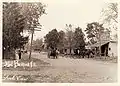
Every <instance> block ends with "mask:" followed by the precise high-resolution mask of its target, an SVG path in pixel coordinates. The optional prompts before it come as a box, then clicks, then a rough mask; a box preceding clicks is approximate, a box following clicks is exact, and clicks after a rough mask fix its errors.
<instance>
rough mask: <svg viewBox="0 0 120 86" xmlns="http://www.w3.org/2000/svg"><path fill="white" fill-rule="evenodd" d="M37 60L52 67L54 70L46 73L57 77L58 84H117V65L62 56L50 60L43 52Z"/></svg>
mask: <svg viewBox="0 0 120 86" xmlns="http://www.w3.org/2000/svg"><path fill="white" fill-rule="evenodd" d="M34 54H35V53H34ZM37 55H38V54H37ZM36 58H38V59H41V60H43V61H45V62H48V63H50V64H51V65H52V68H51V69H49V70H47V71H45V72H44V73H45V74H46V75H48V74H49V75H52V76H54V77H57V79H58V80H57V82H115V81H116V80H117V64H116V63H108V62H102V61H95V60H92V59H72V58H66V57H61V56H59V58H58V59H48V58H47V56H46V53H43V52H42V53H41V54H39V55H38V56H36Z"/></svg>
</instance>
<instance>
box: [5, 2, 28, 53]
mask: <svg viewBox="0 0 120 86" xmlns="http://www.w3.org/2000/svg"><path fill="white" fill-rule="evenodd" d="M20 9H21V8H20V7H19V4H18V3H6V2H4V3H3V52H4V53H7V52H12V51H14V50H15V49H17V48H22V47H24V44H26V43H27V42H28V37H24V36H22V33H23V29H24V26H25V18H24V16H23V15H22V14H21V12H20Z"/></svg>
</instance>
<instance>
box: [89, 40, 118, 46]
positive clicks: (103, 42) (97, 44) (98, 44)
mask: <svg viewBox="0 0 120 86" xmlns="http://www.w3.org/2000/svg"><path fill="white" fill-rule="evenodd" d="M110 42H111V43H117V41H116V40H106V41H101V43H100V42H98V43H95V44H92V45H89V46H90V47H99V46H100V45H101V46H102V45H105V44H107V43H110Z"/></svg>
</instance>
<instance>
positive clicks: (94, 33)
mask: <svg viewBox="0 0 120 86" xmlns="http://www.w3.org/2000/svg"><path fill="white" fill-rule="evenodd" d="M104 30H105V28H104V27H103V24H99V23H97V22H92V23H89V24H87V28H86V30H85V31H86V34H87V37H88V39H89V40H90V43H91V44H94V43H96V42H98V41H100V36H101V34H102V33H103V32H104Z"/></svg>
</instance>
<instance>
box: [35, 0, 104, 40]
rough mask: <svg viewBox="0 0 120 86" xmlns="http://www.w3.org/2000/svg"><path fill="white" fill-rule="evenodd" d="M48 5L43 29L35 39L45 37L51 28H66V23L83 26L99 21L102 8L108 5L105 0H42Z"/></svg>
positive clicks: (41, 21) (43, 16) (43, 18)
mask: <svg viewBox="0 0 120 86" xmlns="http://www.w3.org/2000/svg"><path fill="white" fill-rule="evenodd" d="M42 3H43V4H45V5H46V13H47V15H42V16H41V18H40V19H39V20H40V23H41V25H42V29H41V31H36V32H35V34H34V40H35V39H37V38H39V39H40V38H43V37H44V36H45V35H46V34H47V33H48V32H49V31H50V30H52V29H55V28H56V29H57V30H58V31H60V30H65V25H66V24H72V25H73V26H75V27H78V26H79V27H81V28H82V29H83V31H84V29H85V28H86V25H87V24H88V23H91V22H96V21H99V19H100V16H101V11H102V8H104V7H105V6H106V3H105V2H104V1H103V0H42Z"/></svg>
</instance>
